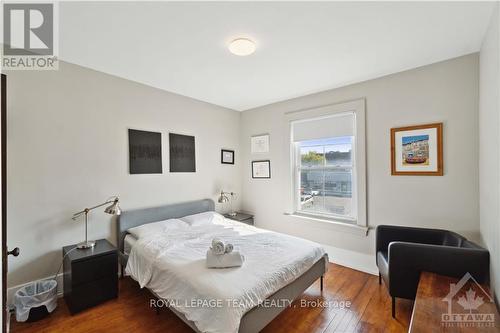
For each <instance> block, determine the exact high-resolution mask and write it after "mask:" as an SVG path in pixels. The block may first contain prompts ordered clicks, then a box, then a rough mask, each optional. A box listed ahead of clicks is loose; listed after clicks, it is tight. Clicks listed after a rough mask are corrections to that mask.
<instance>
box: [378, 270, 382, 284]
mask: <svg viewBox="0 0 500 333" xmlns="http://www.w3.org/2000/svg"><path fill="white" fill-rule="evenodd" d="M378 284H382V275H381V274H380V272H379V273H378Z"/></svg>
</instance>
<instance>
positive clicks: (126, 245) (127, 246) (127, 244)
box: [123, 234, 137, 254]
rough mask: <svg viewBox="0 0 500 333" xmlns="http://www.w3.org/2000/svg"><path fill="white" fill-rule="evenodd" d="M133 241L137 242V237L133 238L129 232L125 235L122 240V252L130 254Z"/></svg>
mask: <svg viewBox="0 0 500 333" xmlns="http://www.w3.org/2000/svg"><path fill="white" fill-rule="evenodd" d="M135 242H137V238H135V237H134V236H132V235H131V234H128V235H126V236H125V239H124V240H123V252H124V253H125V254H130V251H131V250H132V247H133V246H134V244H135Z"/></svg>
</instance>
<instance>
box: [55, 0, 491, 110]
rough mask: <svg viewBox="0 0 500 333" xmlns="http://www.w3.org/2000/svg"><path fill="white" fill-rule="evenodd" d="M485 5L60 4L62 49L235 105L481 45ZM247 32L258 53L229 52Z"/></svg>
mask: <svg viewBox="0 0 500 333" xmlns="http://www.w3.org/2000/svg"><path fill="white" fill-rule="evenodd" d="M492 8H493V3H491V2H490V3H485V2H483V3H480V2H456V3H450V2H445V3H438V2H419V3H415V2H399V3H398V2H385V3H384V2H370V3H366V2H365V3H361V2H350V3H346V2H316V3H306V2H274V3H266V2H218V3H208V2H203V3H194V2H188V3H186V2H184V3H179V2H169V3H166V2H148V3H144V2H142V3H138V2H110V3H102V2H86V3H83V2H80V3H75V2H67V3H61V4H60V8H59V15H60V25H59V35H60V42H59V48H60V58H61V59H63V60H66V61H68V62H72V63H75V64H79V65H82V66H86V67H89V68H93V69H96V70H99V71H102V72H105V73H109V74H113V75H117V76H120V77H124V78H127V79H130V80H134V81H137V82H141V83H144V84H147V85H150V86H153V87H157V88H160V89H164V90H168V91H171V92H175V93H178V94H181V95H185V96H189V97H193V98H196V99H199V100H203V101H206V102H210V103H214V104H218V105H221V106H225V107H228V108H231V109H235V110H247V109H250V108H255V107H258V106H261V105H265V104H269V103H273V102H277V101H280V100H285V99H289V98H293V97H297V96H302V95H306V94H309V93H314V92H318V91H322V90H327V89H331V88H335V87H339V86H343V85H346V84H350V83H354V82H359V81H364V80H367V79H370V78H375V77H379V76H383V75H386V74H390V73H394V72H399V71H402V70H405V69H409V68H414V67H418V66H422V65H425V64H429V63H433V62H437V61H440V60H444V59H448V58H453V57H457V56H460V55H464V54H468V53H471V52H476V51H478V50H479V48H480V45H481V41H482V38H483V35H484V32H485V31H486V27H487V24H488V21H489V17H490V14H491V12H492ZM236 37H250V38H251V39H253V40H254V41H256V43H257V51H256V52H255V53H254V54H253V55H250V56H248V57H238V56H235V55H232V54H231V53H229V51H228V50H227V43H228V42H229V41H231V40H232V39H234V38H236Z"/></svg>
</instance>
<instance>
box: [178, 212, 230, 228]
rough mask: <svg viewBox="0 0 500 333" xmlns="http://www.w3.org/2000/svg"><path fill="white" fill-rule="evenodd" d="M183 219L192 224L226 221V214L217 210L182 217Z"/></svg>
mask: <svg viewBox="0 0 500 333" xmlns="http://www.w3.org/2000/svg"><path fill="white" fill-rule="evenodd" d="M181 220H182V221H184V222H186V223H187V224H189V225H191V226H196V225H206V224H214V223H221V222H224V216H222V215H221V214H219V213H216V212H212V211H209V212H203V213H198V214H193V215H188V216H184V217H181Z"/></svg>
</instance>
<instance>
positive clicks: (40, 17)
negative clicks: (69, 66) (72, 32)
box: [2, 3, 57, 70]
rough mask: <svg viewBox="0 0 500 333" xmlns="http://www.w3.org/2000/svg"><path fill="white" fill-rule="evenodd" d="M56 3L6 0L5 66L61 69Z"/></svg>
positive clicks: (9, 68)
mask: <svg viewBox="0 0 500 333" xmlns="http://www.w3.org/2000/svg"><path fill="white" fill-rule="evenodd" d="M55 22H56V21H55V4H53V3H6V4H3V54H2V69H8V70H14V69H22V70H47V69H57V58H56V57H55V55H56V53H55V51H56V43H55V42H56V39H55V31H56V29H55V24H54V23H55Z"/></svg>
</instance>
